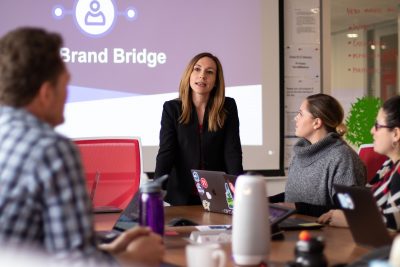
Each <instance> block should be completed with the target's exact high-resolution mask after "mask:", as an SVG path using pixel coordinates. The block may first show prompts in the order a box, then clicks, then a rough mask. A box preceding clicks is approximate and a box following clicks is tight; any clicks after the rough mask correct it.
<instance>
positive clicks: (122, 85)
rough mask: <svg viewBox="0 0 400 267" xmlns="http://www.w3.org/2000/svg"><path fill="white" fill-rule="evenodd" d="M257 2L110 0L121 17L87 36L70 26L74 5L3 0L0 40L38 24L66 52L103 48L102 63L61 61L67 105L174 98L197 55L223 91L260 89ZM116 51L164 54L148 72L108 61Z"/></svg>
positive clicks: (67, 1)
mask: <svg viewBox="0 0 400 267" xmlns="http://www.w3.org/2000/svg"><path fill="white" fill-rule="evenodd" d="M104 1H105V0H103V1H102V0H99V1H98V2H99V3H100V4H101V3H102V2H104ZM260 1H261V0H260ZM260 1H255V0H252V1H244V0H239V1H231V0H218V1H202V2H201V3H200V2H197V1H187V0H167V1H166V0H161V1H150V2H149V1H114V2H113V3H114V4H115V8H116V13H119V14H117V15H116V17H115V22H114V26H113V28H112V29H111V30H110V32H109V33H108V34H106V35H104V36H102V37H90V36H88V35H87V34H83V33H82V31H81V30H80V29H79V28H78V26H77V24H76V22H75V17H74V14H75V13H74V7H75V5H76V4H77V3H79V2H80V1H70V0H52V1H35V0H19V1H13V0H8V1H5V0H3V1H1V3H0V18H1V24H0V25H1V26H0V35H3V34H4V33H5V32H7V31H9V30H10V29H13V28H15V27H17V26H23V25H30V26H42V27H45V28H47V29H49V30H53V31H57V32H60V33H61V34H62V35H63V37H64V41H65V47H66V48H68V49H70V50H74V51H96V52H100V51H104V49H105V48H106V49H108V62H107V63H77V62H75V63H71V62H69V63H67V64H68V66H69V70H70V71H71V73H72V80H71V88H70V95H71V96H70V97H69V100H68V101H69V102H71V101H80V100H90V99H99V98H102V97H104V98H107V97H120V96H129V95H137V94H158V93H170V92H177V90H178V85H179V80H180V78H181V75H182V72H183V70H184V68H185V66H186V64H187V63H188V61H189V60H190V59H191V58H192V57H193V56H194V55H195V54H197V53H199V52H203V51H210V52H212V53H214V54H215V55H217V56H218V57H219V58H220V60H221V61H222V65H223V68H224V74H225V79H226V84H227V86H238V85H252V84H261V77H262V74H261V69H262V68H261V57H260V55H259V53H260V51H261V43H262V42H261V10H260V9H261V3H260ZM84 2H85V3H86V2H88V3H90V2H91V1H90V0H87V1H84ZM56 6H61V7H63V10H64V12H65V15H64V16H63V17H62V18H61V19H60V18H58V19H57V18H55V17H54V16H53V14H52V11H53V9H54V7H56ZM128 8H133V9H134V10H135V12H136V17H135V19H134V20H127V19H126V17H125V14H124V12H125V11H126V10H127V9H128ZM114 48H121V49H123V50H124V51H132V49H136V52H141V51H142V50H143V49H146V50H147V52H157V53H160V52H162V53H165V55H166V63H165V64H158V65H157V66H155V67H152V68H151V67H148V66H147V65H146V64H138V63H136V64H133V63H119V64H117V63H113V56H112V51H113V49H114ZM97 89H101V90H97Z"/></svg>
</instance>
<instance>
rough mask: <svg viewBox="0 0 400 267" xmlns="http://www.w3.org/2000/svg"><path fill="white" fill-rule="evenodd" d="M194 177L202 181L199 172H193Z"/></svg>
mask: <svg viewBox="0 0 400 267" xmlns="http://www.w3.org/2000/svg"><path fill="white" fill-rule="evenodd" d="M193 178H194V180H195V181H196V182H199V181H200V177H199V174H198V173H197V172H193Z"/></svg>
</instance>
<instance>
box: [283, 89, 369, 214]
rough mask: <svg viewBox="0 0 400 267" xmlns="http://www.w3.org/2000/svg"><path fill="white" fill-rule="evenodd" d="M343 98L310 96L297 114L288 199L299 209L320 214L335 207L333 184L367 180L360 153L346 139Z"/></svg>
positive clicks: (286, 191) (287, 187)
mask: <svg viewBox="0 0 400 267" xmlns="http://www.w3.org/2000/svg"><path fill="white" fill-rule="evenodd" d="M343 117H344V112H343V108H342V106H341V105H340V104H339V102H338V101H337V100H336V99H335V98H333V97H332V96H329V95H326V94H315V95H311V96H309V97H307V98H306V99H305V100H304V101H303V103H302V104H301V106H300V110H299V112H298V114H297V115H296V117H295V121H296V136H298V137H300V140H299V141H298V142H297V143H296V144H295V146H294V148H293V150H294V153H295V155H294V157H293V160H292V162H291V164H290V166H289V173H288V180H287V183H286V188H285V202H290V203H295V205H296V209H297V211H298V212H299V213H302V214H307V215H311V216H319V215H321V214H323V213H324V212H326V211H328V210H329V209H331V208H332V207H335V201H334V197H335V190H334V188H333V184H343V185H348V186H352V185H359V186H363V185H365V183H366V170H365V167H364V165H363V163H362V162H361V160H360V158H359V157H358V155H357V153H356V152H355V151H354V150H353V149H352V148H351V147H350V146H349V145H348V144H347V143H346V142H345V141H344V140H343V139H342V135H343V134H344V133H345V132H346V127H345V125H344V124H343V123H342V121H343Z"/></svg>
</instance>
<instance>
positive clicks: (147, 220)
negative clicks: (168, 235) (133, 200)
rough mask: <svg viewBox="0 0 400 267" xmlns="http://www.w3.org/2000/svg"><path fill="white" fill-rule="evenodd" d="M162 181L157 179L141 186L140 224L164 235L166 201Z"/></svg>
mask: <svg viewBox="0 0 400 267" xmlns="http://www.w3.org/2000/svg"><path fill="white" fill-rule="evenodd" d="M162 180H165V179H162ZM161 183H162V181H161V182H160V181H157V180H155V181H152V182H148V183H146V184H144V185H142V187H141V188H140V192H141V196H140V213H139V214H140V216H139V221H140V225H142V226H149V227H150V228H151V229H152V230H153V232H155V233H158V234H159V235H161V236H162V235H164V202H163V194H162V191H161Z"/></svg>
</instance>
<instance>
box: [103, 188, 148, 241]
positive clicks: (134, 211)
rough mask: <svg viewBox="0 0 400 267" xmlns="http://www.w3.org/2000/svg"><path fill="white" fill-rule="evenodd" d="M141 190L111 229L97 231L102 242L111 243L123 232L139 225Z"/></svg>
mask: <svg viewBox="0 0 400 267" xmlns="http://www.w3.org/2000/svg"><path fill="white" fill-rule="evenodd" d="M139 206H140V192H139V190H138V192H136V194H135V195H134V196H133V197H132V199H131V201H130V202H129V204H128V206H127V207H126V208H125V209H124V210H123V212H122V213H121V215H120V216H119V218H118V220H117V221H116V222H115V224H114V226H113V228H112V230H110V231H96V235H97V238H98V240H99V242H100V243H110V242H112V241H113V240H114V239H115V238H117V237H118V235H120V234H121V233H122V232H124V231H126V230H128V229H130V228H132V227H134V226H137V225H139Z"/></svg>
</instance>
